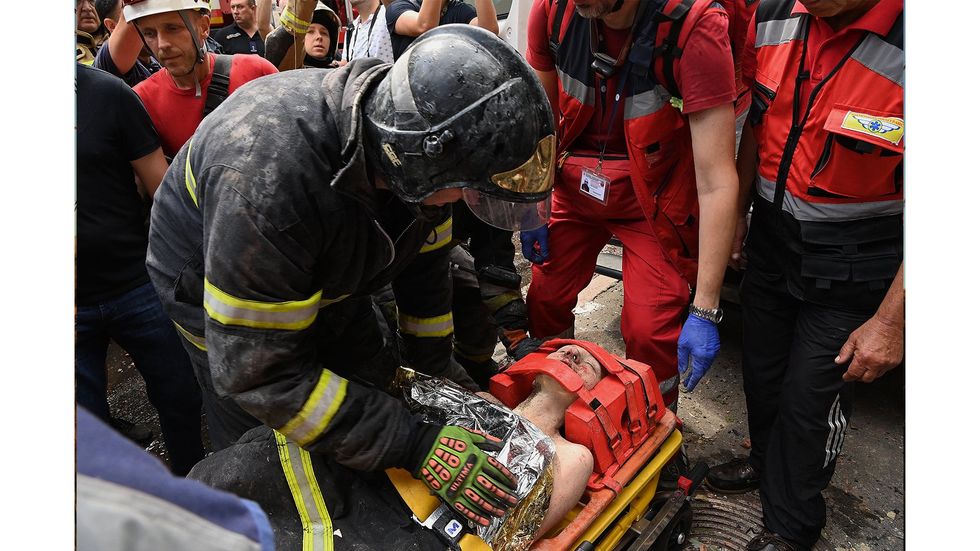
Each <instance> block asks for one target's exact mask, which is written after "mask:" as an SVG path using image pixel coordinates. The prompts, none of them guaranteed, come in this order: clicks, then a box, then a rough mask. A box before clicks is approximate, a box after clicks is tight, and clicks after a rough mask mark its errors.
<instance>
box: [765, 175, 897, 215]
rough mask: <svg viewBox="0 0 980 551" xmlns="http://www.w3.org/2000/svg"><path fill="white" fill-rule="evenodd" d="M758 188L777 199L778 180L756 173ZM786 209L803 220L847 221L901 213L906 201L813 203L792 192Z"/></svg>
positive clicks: (787, 196)
mask: <svg viewBox="0 0 980 551" xmlns="http://www.w3.org/2000/svg"><path fill="white" fill-rule="evenodd" d="M755 189H756V190H757V191H758V192H759V195H760V196H762V197H763V198H764V199H765V200H766V201H769V202H770V203H772V202H773V200H774V198H775V194H776V182H773V181H772V180H767V179H765V178H763V177H762V176H761V175H756V180H755ZM783 210H784V211H786V212H788V213H789V214H790V215H791V216H792V217H793V218H795V219H796V220H800V221H811V222H847V221H849V220H864V219H866V218H872V217H877V216H889V215H892V214H901V213H902V212H903V211H904V210H905V201H904V200H903V199H897V200H889V201H874V202H863V203H811V202H809V201H806V200H804V199H800V198H799V197H796V196H795V195H793V194H792V193H786V194H784V195H783Z"/></svg>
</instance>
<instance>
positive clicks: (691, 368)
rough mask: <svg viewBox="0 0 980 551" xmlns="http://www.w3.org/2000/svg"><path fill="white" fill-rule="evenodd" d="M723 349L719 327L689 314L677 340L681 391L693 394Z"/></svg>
mask: <svg viewBox="0 0 980 551" xmlns="http://www.w3.org/2000/svg"><path fill="white" fill-rule="evenodd" d="M720 349H721V339H720V338H719V337H718V326H717V325H715V323H714V322H711V321H708V320H706V319H704V318H699V317H697V316H695V315H694V314H688V316H687V321H686V322H684V328H683V329H681V336H680V338H679V339H678V340H677V372H678V373H680V376H681V387H680V388H681V390H683V391H684V392H691V391H692V390H694V387H696V386H697V385H698V381H700V380H701V377H703V376H704V374H705V373H707V372H708V369H709V368H711V363H712V362H714V361H715V356H717V355H718V351H719V350H720Z"/></svg>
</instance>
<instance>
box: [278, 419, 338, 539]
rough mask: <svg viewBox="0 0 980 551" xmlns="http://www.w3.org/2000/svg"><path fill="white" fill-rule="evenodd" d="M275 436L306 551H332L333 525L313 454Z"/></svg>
mask: <svg viewBox="0 0 980 551" xmlns="http://www.w3.org/2000/svg"><path fill="white" fill-rule="evenodd" d="M273 434H275V435H276V449H277V450H278V451H279V463H281V464H282V472H283V474H284V475H285V476H286V483H287V484H289V492H290V493H291V494H292V495H293V503H294V504H295V505H296V512H297V513H298V514H299V519H300V522H301V523H302V525H303V551H332V550H333V522H332V521H331V520H330V513H329V512H328V511H327V504H326V503H325V502H324V500H323V493H321V492H320V485H319V484H318V483H317V481H316V474H315V473H314V472H313V463H312V461H311V460H310V452H308V451H306V450H304V449H303V448H301V447H299V446H297V445H296V444H295V443H293V442H290V441H289V440H288V439H287V438H286V437H285V436H283V435H282V434H280V433H278V432H276V431H273Z"/></svg>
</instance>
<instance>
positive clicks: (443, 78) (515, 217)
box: [364, 25, 555, 230]
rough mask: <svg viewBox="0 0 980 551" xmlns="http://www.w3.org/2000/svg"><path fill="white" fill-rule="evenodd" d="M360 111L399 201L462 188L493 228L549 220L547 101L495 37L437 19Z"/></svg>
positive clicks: (550, 122)
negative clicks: (363, 115) (434, 26)
mask: <svg viewBox="0 0 980 551" xmlns="http://www.w3.org/2000/svg"><path fill="white" fill-rule="evenodd" d="M364 114H365V123H366V124H365V141H366V143H365V150H366V152H367V155H368V159H369V162H373V163H374V166H375V168H376V169H379V170H380V173H381V175H382V177H383V178H384V180H385V181H386V182H387V184H388V186H389V188H390V189H391V190H392V191H393V192H394V193H395V194H396V195H398V197H399V198H400V199H402V200H403V201H406V202H409V203H419V202H422V201H423V200H424V199H425V198H426V197H428V196H429V195H432V194H433V193H435V192H437V191H439V190H442V189H449V188H462V189H463V198H464V200H466V203H467V204H468V205H469V206H470V208H471V209H472V210H473V212H474V214H476V215H477V216H478V217H480V218H481V219H483V220H484V221H485V222H487V223H489V224H491V225H494V226H497V227H501V228H504V229H511V230H518V229H531V228H534V227H538V226H540V225H542V224H544V223H545V222H547V219H548V216H549V214H550V202H551V201H550V199H551V188H552V185H553V183H554V161H555V159H554V157H555V131H554V117H553V115H552V111H551V106H550V104H549V102H548V98H547V95H546V94H545V92H544V89H543V88H542V86H541V84H540V82H539V81H538V78H537V76H536V75H535V73H534V71H533V70H532V69H531V68H530V66H528V64H527V63H526V62H525V61H524V59H523V58H522V57H521V55H520V54H519V53H518V52H517V51H516V50H514V49H513V48H512V47H511V46H509V45H508V44H507V43H506V42H504V41H503V40H501V39H500V38H498V37H497V36H495V35H494V34H492V33H489V32H487V31H485V30H483V29H480V28H477V27H473V26H470V25H444V26H441V27H437V28H436V29H433V30H431V31H429V32H427V33H425V34H423V35H421V36H420V37H419V38H418V39H416V41H415V42H413V43H412V46H411V47H409V48H408V50H406V51H405V53H404V54H402V56H401V57H400V58H399V59H398V60H397V61H396V62H395V64H394V65H393V66H392V68H391V70H390V71H389V72H388V74H387V75H386V76H385V77H384V79H383V80H382V81H381V82H380V83H379V84H378V86H377V88H375V89H374V90H373V91H372V92H371V96H370V97H369V98H368V99H367V101H366V103H365V106H364Z"/></svg>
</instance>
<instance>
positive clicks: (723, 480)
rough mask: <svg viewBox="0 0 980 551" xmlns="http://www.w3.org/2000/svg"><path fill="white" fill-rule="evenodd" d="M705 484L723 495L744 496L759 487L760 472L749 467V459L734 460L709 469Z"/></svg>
mask: <svg viewBox="0 0 980 551" xmlns="http://www.w3.org/2000/svg"><path fill="white" fill-rule="evenodd" d="M705 482H706V483H707V485H708V487H709V488H711V489H712V490H714V491H716V492H718V493H722V494H742V493H745V492H748V491H751V490H754V489H756V488H758V487H759V472H758V471H756V470H755V469H753V468H752V465H749V460H748V458H738V459H732V460H731V461H729V462H727V463H722V464H721V465H715V466H714V467H711V468H710V469H708V476H707V477H705Z"/></svg>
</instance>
